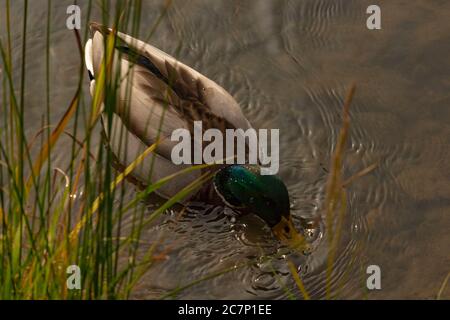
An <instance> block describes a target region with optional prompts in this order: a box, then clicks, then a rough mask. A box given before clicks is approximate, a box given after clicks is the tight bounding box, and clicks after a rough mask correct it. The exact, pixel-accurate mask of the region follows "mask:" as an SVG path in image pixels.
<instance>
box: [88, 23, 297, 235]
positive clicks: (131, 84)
mask: <svg viewBox="0 0 450 320" xmlns="http://www.w3.org/2000/svg"><path fill="white" fill-rule="evenodd" d="M91 31H92V33H93V38H92V41H90V42H88V44H87V45H86V64H87V67H88V69H89V70H90V77H91V93H93V91H94V87H95V75H97V74H99V73H100V68H101V65H102V60H103V56H104V45H105V36H106V35H108V34H110V33H111V32H112V31H111V29H107V28H105V27H102V26H100V25H98V24H91ZM113 64H114V66H113V76H116V77H118V78H119V79H121V80H120V84H119V92H118V99H117V102H116V103H115V105H114V106H113V113H112V115H111V117H110V118H109V121H108V120H107V119H104V121H103V123H104V125H105V132H106V133H107V138H108V140H109V145H110V148H111V150H112V152H113V153H114V155H115V157H116V159H117V160H118V161H119V162H120V163H121V164H122V165H123V166H127V165H129V164H130V163H131V162H133V161H134V159H135V158H136V157H137V156H138V155H140V154H141V153H142V152H143V151H144V150H145V149H147V148H148V147H149V146H150V145H152V144H153V143H155V142H156V141H157V140H158V139H162V140H160V142H159V144H158V147H157V149H156V150H155V152H154V157H153V160H149V161H143V162H142V163H141V164H140V165H139V166H138V167H137V168H136V169H135V170H134V171H133V173H132V175H133V176H134V178H135V179H136V180H138V181H139V182H140V183H141V184H143V185H147V184H150V183H154V182H156V181H158V180H160V179H162V178H164V177H167V176H169V175H172V174H174V173H177V172H179V171H180V170H183V169H185V168H188V167H189V166H190V165H176V164H174V163H173V162H172V159H171V152H172V148H173V147H174V146H175V145H176V144H177V142H174V141H171V139H170V137H171V135H172V132H173V131H174V130H176V129H182V128H183V129H187V130H189V131H191V132H192V130H193V128H194V121H202V127H203V128H202V129H203V130H207V129H210V128H215V129H219V130H220V131H221V132H224V131H225V129H244V130H247V129H249V128H251V125H250V123H249V121H248V120H247V119H246V117H245V116H244V114H243V113H242V110H241V109H240V107H239V105H238V103H237V102H236V101H235V100H234V99H233V97H232V96H231V95H230V94H229V93H228V92H227V91H226V90H224V89H223V88H222V87H221V86H219V85H218V84H217V83H215V82H214V81H212V80H210V79H208V78H207V77H205V76H203V75H202V74H200V73H199V72H197V71H195V70H194V69H192V68H190V67H188V66H187V65H185V64H183V63H181V62H180V61H178V60H176V59H175V58H173V57H172V56H170V55H168V54H167V53H164V52H162V51H161V50H159V49H157V48H155V47H154V46H152V45H150V44H147V43H144V42H142V41H139V40H137V39H134V38H132V37H131V36H129V35H126V34H123V33H120V32H117V34H116V45H115V53H114V63H113ZM108 123H109V125H110V127H109V126H108ZM148 158H149V159H151V156H149V157H148ZM220 169H221V170H220V171H219V173H218V174H216V177H215V179H214V181H215V184H214V187H213V186H212V185H209V186H206V187H204V188H203V190H202V194H203V195H204V194H207V195H208V196H209V197H211V198H214V201H217V200H218V199H219V200H221V201H224V202H225V203H226V204H227V205H232V206H234V207H237V208H241V209H242V211H243V212H247V211H257V212H255V213H256V214H258V215H259V216H260V217H261V218H262V219H264V220H265V221H266V222H267V223H268V224H269V225H270V227H272V228H273V230H274V228H275V225H277V228H278V229H279V228H281V230H284V229H285V228H286V226H287V228H288V232H287V233H292V232H294V231H295V229H294V228H293V225H292V221H291V218H290V213H289V195H288V193H287V190H286V187H285V186H284V184H283V183H282V182H281V180H279V179H278V178H276V177H274V176H264V177H261V176H260V175H259V174H258V173H257V172H256V171H255V170H252V169H251V168H250V167H246V166H239V165H233V166H226V167H225V168H224V167H221V168H220ZM201 174H202V172H200V171H199V170H194V171H191V172H190V173H188V174H183V175H180V176H178V177H177V178H176V179H172V180H170V181H169V182H168V183H167V184H165V185H164V186H163V187H161V188H160V189H158V191H157V192H158V194H159V195H161V196H163V197H165V198H171V197H173V196H174V195H175V194H176V193H178V192H179V191H180V190H181V189H183V188H184V187H185V186H187V185H189V184H190V183H192V182H193V181H195V180H196V179H198V178H199V177H200V175H201ZM274 188H275V190H274ZM281 222H283V223H281ZM289 228H290V229H291V230H290V232H289ZM291 236H292V235H291Z"/></svg>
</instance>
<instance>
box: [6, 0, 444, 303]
mask: <svg viewBox="0 0 450 320" xmlns="http://www.w3.org/2000/svg"><path fill="white" fill-rule="evenodd" d="M80 2H81V3H83V4H82V8H86V1H80ZM4 3H5V0H1V1H0V7H1V8H4ZM12 3H13V4H12V7H13V8H12V9H13V10H12V11H13V12H12V15H13V19H14V20H13V25H17V26H18V27H17V29H16V30H14V32H13V40H14V41H13V43H14V50H16V51H17V52H20V34H21V12H22V1H19V0H17V1H16V0H15V1H12ZM71 3H72V1H54V4H53V9H52V11H53V19H52V44H51V59H52V67H51V68H52V72H51V82H52V93H51V94H52V106H53V107H52V112H53V113H52V118H53V119H54V121H57V119H59V118H60V117H61V115H62V114H63V113H64V111H65V108H66V106H67V105H68V102H69V101H70V98H71V96H72V95H73V93H74V91H75V88H76V85H77V79H78V66H79V57H78V55H77V51H76V43H75V41H74V37H73V34H72V33H71V32H70V31H68V30H67V29H66V28H65V19H66V13H65V11H66V8H67V6H68V5H69V4H71ZM377 3H378V4H379V5H380V7H381V10H382V30H378V31H370V30H368V29H367V28H366V18H367V14H366V13H365V12H366V8H367V6H368V5H370V4H372V2H371V1H365V0H357V1H356V0H291V1H281V0H280V1H269V0H259V1H256V0H253V1H229V0H227V1H218V0H214V1H174V2H173V5H172V7H171V8H170V10H169V12H168V16H167V17H166V18H165V19H164V20H163V22H162V23H161V25H160V26H159V27H158V29H157V31H156V33H155V34H154V36H153V37H152V39H151V43H152V44H154V45H155V46H157V47H159V48H160V49H162V50H164V51H166V52H168V53H170V54H175V52H176V51H177V48H178V46H179V45H180V44H181V50H180V52H179V54H178V57H179V59H180V60H181V61H183V62H185V63H186V64H188V65H190V66H192V67H194V68H195V69H197V70H198V71H200V72H202V73H203V74H205V75H206V76H208V77H210V78H211V79H213V80H215V81H216V82H218V83H219V84H221V85H222V86H223V87H224V88H226V89H227V90H228V91H229V92H230V93H231V94H232V95H233V96H234V97H235V98H236V99H237V101H238V102H239V103H240V105H241V106H242V108H243V110H244V113H245V115H246V116H247V117H248V119H249V120H250V122H251V123H252V124H253V125H254V126H255V127H257V128H258V127H259V128H280V129H281V131H280V139H281V146H280V152H281V155H280V160H281V163H280V167H281V172H280V174H281V176H282V177H283V179H284V181H285V182H286V183H287V185H288V187H289V192H290V195H291V199H292V202H293V204H292V206H293V209H292V210H293V213H294V214H295V215H296V216H312V215H314V214H321V212H322V211H321V210H322V209H323V201H324V192H325V183H326V179H327V172H326V170H324V167H325V168H327V167H328V163H329V161H330V155H331V152H332V150H333V146H334V143H335V140H336V137H337V134H338V130H339V127H340V125H341V117H340V115H341V108H342V103H343V99H344V97H345V94H346V90H347V89H348V87H349V84H350V83H352V82H355V83H356V84H357V87H358V89H357V94H356V99H355V100H354V103H353V105H352V107H351V133H350V142H351V144H350V148H349V149H348V150H347V156H346V158H345V170H344V171H345V175H346V176H351V175H352V174H354V173H356V172H358V171H360V170H362V169H364V168H365V167H367V166H369V165H371V164H373V163H379V166H378V168H377V169H376V170H375V171H373V172H372V173H370V174H369V175H367V176H365V177H363V178H361V179H359V180H357V181H356V182H354V183H353V184H352V185H351V186H350V187H349V188H348V202H349V208H348V211H347V213H346V220H345V223H344V229H343V230H344V231H343V241H342V245H341V246H340V248H339V252H338V258H337V261H336V262H335V266H334V272H333V277H332V279H333V282H332V285H333V287H334V288H340V289H339V291H338V292H339V295H338V296H339V297H340V298H364V297H368V298H433V297H435V296H436V293H437V291H438V289H439V287H440V285H441V283H442V281H443V280H444V278H445V276H446V274H447V273H448V272H449V271H450V232H449V231H450V184H449V181H450V161H449V158H450V96H449V92H450V90H449V89H450V74H449V71H450V58H449V57H450V22H449V19H448V17H449V16H450V3H449V2H448V1H439V0H433V1H429V0H422V1H418V0H414V1H400V0H396V1H377ZM161 4H162V2H161V1H145V3H144V5H143V12H142V20H143V21H142V25H141V35H147V34H148V32H149V29H150V28H151V26H153V24H154V21H155V19H156V18H157V17H158V16H159V14H160V12H161ZM29 6H30V11H29V15H30V16H29V27H28V39H29V42H28V44H27V45H28V48H27V52H28V57H29V60H28V64H27V82H26V86H27V89H26V97H25V98H26V106H27V110H26V112H27V115H26V119H25V120H26V122H27V124H28V130H29V133H30V134H32V133H34V132H36V130H37V129H38V128H39V127H40V125H39V124H40V122H41V119H42V116H43V113H44V112H45V109H44V107H43V106H44V105H45V103H44V102H45V96H44V94H42V93H43V92H45V90H44V89H45V22H46V15H47V12H46V8H47V4H46V1H42V0H40V1H30V4H29ZM83 12H84V11H83ZM93 16H94V17H96V18H93V19H97V20H98V21H101V19H100V11H99V8H98V7H96V6H94V11H93ZM85 18H86V17H84V16H83V19H85ZM0 24H1V27H0V36H1V37H3V36H4V29H3V28H4V12H3V9H2V10H0ZM19 26H20V27H19ZM13 64H15V65H20V54H16V55H15V56H14V61H13ZM17 71H19V69H17ZM15 76H17V77H20V74H19V72H18V73H17V74H15ZM87 85H88V83H87V82H86V89H87ZM86 92H87V90H86ZM88 99H89V98H87V101H89V100H88ZM59 147H60V148H62V149H61V159H60V161H63V160H64V154H65V152H64V145H62V146H59ZM130 192H134V191H133V188H131V186H130ZM172 213H173V214H172V215H170V214H167V215H166V216H165V217H164V218H163V221H161V223H160V224H159V225H157V226H154V227H152V228H149V229H148V230H145V235H144V239H145V243H143V244H142V248H143V249H144V248H146V247H148V246H150V245H151V243H152V242H153V241H154V240H155V239H156V237H157V236H158V234H159V231H160V230H167V231H169V232H168V234H169V235H170V239H169V240H168V243H167V245H168V246H170V247H171V251H170V254H169V256H170V259H168V260H165V261H161V262H159V263H158V264H156V265H155V266H154V267H153V268H152V269H151V270H150V272H149V273H148V274H146V275H145V277H144V278H143V280H142V281H141V283H140V284H139V286H138V289H137V291H136V292H135V297H137V298H158V297H160V296H161V295H162V294H164V293H165V292H167V291H170V290H173V289H175V288H176V287H177V286H180V285H184V284H187V283H189V282H191V281H194V280H197V279H199V278H201V277H203V276H207V275H209V274H211V273H213V272H217V271H220V270H223V269H226V268H229V267H232V266H234V265H236V264H240V263H243V262H246V261H248V262H250V261H258V257H260V256H261V255H262V253H261V250H263V251H264V252H265V253H270V252H276V250H277V249H276V243H275V241H274V240H272V236H271V234H270V232H269V231H268V230H266V229H264V228H263V225H262V223H260V222H259V221H257V219H256V218H252V217H245V218H243V219H238V220H237V221H234V220H233V219H232V218H230V217H229V215H227V214H224V212H223V210H222V209H220V208H213V207H209V206H205V205H203V206H200V208H199V209H198V212H189V213H187V214H185V215H184V216H183V217H182V218H181V219H180V221H177V222H176V219H175V216H176V215H177V212H176V211H173V212H172ZM249 225H252V228H250V227H249ZM253 226H254V227H253ZM322 236H323V238H322V240H319V241H318V242H317V243H318V247H317V248H316V250H315V251H314V252H313V253H312V254H311V255H310V256H308V257H301V256H293V255H291V256H290V258H291V259H293V260H294V261H295V262H296V263H297V264H298V265H299V266H301V272H302V275H303V279H304V282H305V286H306V289H307V290H308V292H309V293H310V294H311V296H312V297H314V298H321V297H324V295H325V270H326V252H327V251H326V250H327V248H326V236H327V234H326V230H325V232H324V234H323V235H322ZM370 264H375V265H379V266H380V267H381V272H382V290H379V291H367V289H364V287H365V279H366V278H367V275H366V273H365V271H366V267H367V266H368V265H370ZM274 270H275V273H276V275H277V276H274V275H273V274H274V272H273V271H274ZM286 288H288V289H291V290H292V292H294V293H295V292H297V291H296V288H295V284H294V282H293V280H292V278H291V275H290V274H289V270H288V267H287V265H286V261H285V259H284V257H281V258H280V259H278V260H276V261H272V262H271V263H266V262H263V261H261V262H255V263H253V264H251V265H249V266H248V267H245V268H241V269H238V270H236V271H234V272H230V273H227V274H225V275H223V276H220V277H217V278H214V279H213V280H209V281H205V282H202V283H200V284H198V285H196V286H193V287H191V288H189V289H187V290H184V291H183V292H181V293H180V295H179V297H181V298H271V299H279V298H286V297H288V294H287V293H286ZM444 297H447V298H449V297H450V289H447V290H446V291H444Z"/></svg>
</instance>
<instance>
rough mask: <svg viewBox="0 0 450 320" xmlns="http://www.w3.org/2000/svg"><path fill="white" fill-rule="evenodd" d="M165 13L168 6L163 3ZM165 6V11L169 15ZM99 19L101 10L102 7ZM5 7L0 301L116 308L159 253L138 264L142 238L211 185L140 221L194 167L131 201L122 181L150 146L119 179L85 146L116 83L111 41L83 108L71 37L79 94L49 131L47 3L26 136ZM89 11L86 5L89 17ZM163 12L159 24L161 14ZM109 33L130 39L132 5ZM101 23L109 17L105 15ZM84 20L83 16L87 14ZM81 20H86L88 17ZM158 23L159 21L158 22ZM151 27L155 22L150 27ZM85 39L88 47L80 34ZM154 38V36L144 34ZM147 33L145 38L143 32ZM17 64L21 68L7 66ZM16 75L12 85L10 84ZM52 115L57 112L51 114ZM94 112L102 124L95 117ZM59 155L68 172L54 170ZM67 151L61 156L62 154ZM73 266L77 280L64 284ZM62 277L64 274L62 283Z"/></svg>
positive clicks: (136, 16) (103, 152) (106, 160)
mask: <svg viewBox="0 0 450 320" xmlns="http://www.w3.org/2000/svg"><path fill="white" fill-rule="evenodd" d="M169 4H170V3H169ZM169 4H168V5H169ZM102 5H103V9H106V8H107V7H108V3H107V2H105V1H102ZM10 6H11V4H10V1H6V4H5V8H4V9H5V12H6V17H7V19H6V22H5V30H6V33H7V35H6V40H5V39H4V38H0V52H1V65H0V66H1V69H2V74H1V75H2V97H1V98H2V100H1V101H2V110H1V112H2V117H1V118H2V124H1V129H0V190H1V191H0V233H1V234H0V242H1V244H0V299H106V298H108V299H118V298H128V297H129V296H130V293H131V292H132V290H133V287H134V285H135V284H136V283H137V282H138V280H139V278H140V277H141V276H142V275H143V274H144V273H145V272H146V270H148V268H149V267H150V266H151V265H152V263H153V262H154V258H153V257H154V255H157V252H155V251H156V250H157V249H158V243H154V244H153V245H151V247H150V249H149V250H148V251H147V252H146V253H145V254H144V258H139V259H138V257H137V251H138V245H137V244H139V242H140V236H141V231H142V228H143V227H144V226H145V225H147V224H149V223H151V222H152V221H155V220H156V219H157V218H158V217H159V216H160V215H161V214H162V213H163V212H165V210H166V209H168V208H170V206H172V205H173V204H175V203H176V202H179V201H181V200H182V199H183V198H184V197H186V196H188V195H189V194H190V193H191V192H194V191H195V190H196V189H197V188H199V187H200V186H201V185H202V183H204V182H205V181H206V180H207V179H209V178H210V177H209V176H208V175H203V176H202V177H201V178H200V179H199V180H198V181H194V182H193V183H192V184H191V185H189V186H187V187H186V188H184V189H183V190H181V191H180V192H179V193H178V194H177V195H175V196H174V197H173V198H171V199H169V200H168V201H166V202H165V203H164V204H163V205H162V206H161V207H159V208H157V209H155V210H154V211H153V212H150V214H148V212H147V210H148V209H147V208H146V205H145V202H143V201H142V200H144V199H145V198H146V197H147V196H148V195H149V194H151V193H154V192H155V191H156V190H157V189H158V188H160V187H162V186H163V185H164V184H165V183H167V182H168V181H170V179H173V178H175V177H176V176H177V175H181V174H185V173H188V172H189V171H191V170H198V169H201V168H202V166H197V167H192V168H189V170H184V171H182V172H179V173H177V174H174V175H172V176H170V177H166V178H163V179H161V180H160V181H157V182H156V183H154V184H152V185H150V186H148V187H147V188H146V189H144V190H142V191H140V192H138V193H137V194H133V195H132V196H131V197H130V196H129V195H127V194H126V190H125V187H124V180H125V179H126V178H127V177H129V176H130V174H132V172H133V170H134V169H135V167H136V166H138V165H139V164H140V163H141V162H142V161H151V156H150V154H151V152H152V151H153V150H154V149H155V148H156V146H157V143H155V144H154V145H152V146H150V147H148V148H147V149H146V150H145V151H144V152H143V153H142V154H140V155H130V157H133V156H134V157H135V158H134V161H132V162H131V164H130V165H129V166H128V167H126V168H124V170H123V171H120V172H116V171H115V170H113V169H112V167H113V158H112V156H111V154H110V153H109V152H108V151H107V149H106V148H105V147H104V146H103V145H102V144H98V145H94V143H92V137H93V136H94V133H96V131H95V130H96V128H98V127H99V125H100V123H99V122H100V119H101V118H102V117H103V121H108V119H110V117H111V114H112V110H108V108H107V107H106V108H105V107H104V105H103V101H104V102H105V105H106V106H108V105H114V99H116V96H117V95H116V91H117V88H118V85H117V82H118V81H120V79H111V76H110V75H111V68H112V67H113V61H114V57H113V52H114V43H115V40H116V37H115V35H114V34H111V36H110V37H108V38H107V39H106V40H105V42H106V43H105V48H106V54H105V59H104V63H103V65H102V68H101V71H100V74H99V77H98V79H97V85H96V89H95V93H94V98H93V99H92V102H91V103H89V102H86V101H84V95H83V90H84V88H85V76H86V75H85V73H84V63H83V57H84V55H83V48H82V46H81V43H82V36H81V35H80V34H79V33H78V32H77V31H75V38H74V39H75V41H76V42H77V43H78V49H79V52H78V53H79V56H80V69H79V70H80V72H79V82H78V86H77V88H76V90H75V92H74V95H73V98H72V100H71V101H70V103H69V104H68V106H66V112H65V114H64V115H63V116H62V118H61V119H60V120H59V122H58V123H56V124H53V123H51V122H50V119H51V118H52V117H51V110H52V109H53V108H56V107H57V106H53V105H52V99H51V95H50V92H51V88H50V80H49V78H50V72H51V70H50V69H51V61H50V42H51V38H50V34H51V25H50V16H51V14H52V13H51V9H52V1H50V0H49V1H48V8H47V9H48V11H47V12H48V16H47V28H46V37H47V38H46V56H45V57H46V74H45V78H46V92H45V95H46V108H45V113H44V117H43V120H42V123H41V128H40V129H38V130H37V131H36V132H35V133H33V134H32V135H29V134H28V135H27V134H26V130H25V128H24V122H25V121H24V120H25V118H26V101H25V93H26V90H27V88H26V87H25V83H26V82H25V79H26V67H25V66H26V61H27V58H29V57H28V56H27V46H26V45H27V40H28V39H27V30H28V26H27V13H28V3H27V1H25V2H24V12H23V25H22V34H21V35H22V48H21V51H20V52H18V51H13V49H12V45H11V28H12V25H11V20H10V8H11V7H10ZM91 7H92V3H91V1H90V2H89V5H88V12H89V13H90V12H91ZM166 10H167V7H165V8H164V10H163V12H162V14H161V15H164V14H165V11H166ZM115 11H116V15H115V18H114V22H113V23H112V24H113V25H115V26H116V27H115V29H118V28H122V29H127V28H131V31H132V32H133V33H137V32H138V28H139V21H140V1H132V2H130V1H122V2H118V3H117V5H116V8H115ZM103 12H104V23H105V24H108V22H110V21H109V19H110V18H109V16H108V15H107V14H106V13H105V12H109V11H108V10H104V11H103ZM88 16H89V14H88ZM88 20H89V17H88ZM158 21H159V20H158ZM157 23H159V22H157ZM84 30H86V33H85V35H84V38H86V37H87V30H88V28H87V27H86V28H85V29H84ZM153 30H154V29H153ZM152 32H153V31H152ZM19 54H20V55H21V60H22V63H21V65H20V66H18V65H17V66H16V65H13V64H12V61H13V59H12V57H13V56H15V55H19ZM19 71H20V75H21V77H20V82H19V83H16V82H15V81H14V80H13V79H15V78H14V75H15V74H17V73H18V72H19ZM58 107H59V108H61V106H58ZM102 112H103V116H101V114H102ZM66 139H69V141H70V148H67V144H66V148H65V149H64V151H63V152H66V154H67V156H66V157H65V159H66V160H68V164H65V165H64V166H63V167H61V164H60V163H56V162H54V160H53V159H55V156H56V155H57V154H58V153H59V152H61V149H60V148H61V144H62V143H63V141H62V140H64V142H67V140H66ZM68 150H70V151H69V152H68ZM125 215H127V216H128V217H130V219H129V220H130V221H132V227H131V231H129V232H127V233H126V234H125V233H124V232H123V231H122V221H123V217H124V216H125ZM74 265H75V266H76V267H78V268H79V270H80V271H81V274H80V275H81V277H80V278H79V279H78V280H79V283H78V280H75V279H76V278H72V277H70V276H71V275H72V273H73V270H74V269H73V268H71V267H70V266H74ZM68 272H69V273H68Z"/></svg>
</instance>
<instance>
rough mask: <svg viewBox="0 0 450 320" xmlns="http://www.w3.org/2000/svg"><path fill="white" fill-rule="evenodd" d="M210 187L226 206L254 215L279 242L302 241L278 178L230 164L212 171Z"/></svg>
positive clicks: (286, 195) (284, 187) (285, 193)
mask: <svg viewBox="0 0 450 320" xmlns="http://www.w3.org/2000/svg"><path fill="white" fill-rule="evenodd" d="M214 186H215V188H216V191H217V193H218V194H219V195H220V196H221V197H222V199H223V200H224V201H225V202H226V203H227V205H229V206H230V207H233V208H237V209H241V210H245V211H250V212H252V213H254V214H256V215H258V216H259V217H260V218H261V219H263V220H264V221H265V222H266V223H267V224H268V225H269V227H270V228H271V229H272V231H273V233H274V234H275V235H276V236H277V237H278V238H279V239H280V240H282V241H283V242H285V243H287V244H289V245H291V246H292V245H293V246H298V245H300V244H301V243H302V242H303V237H301V236H300V235H299V234H298V232H297V230H296V229H295V227H294V224H293V223H292V217H291V214H290V203H289V193H288V191H287V188H286V186H285V184H284V183H283V181H281V180H280V179H279V178H278V177H276V176H274V175H261V174H260V172H259V168H257V167H253V166H246V165H231V166H227V167H225V168H223V169H221V170H220V171H218V172H217V173H216V175H215V177H214Z"/></svg>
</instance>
